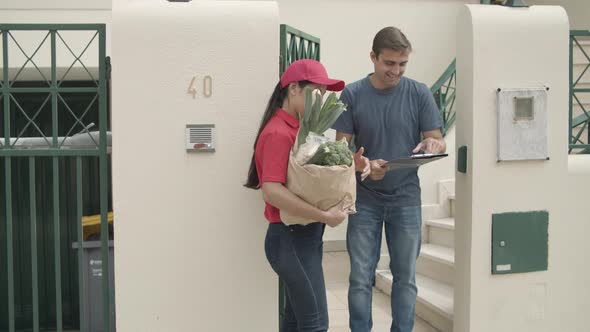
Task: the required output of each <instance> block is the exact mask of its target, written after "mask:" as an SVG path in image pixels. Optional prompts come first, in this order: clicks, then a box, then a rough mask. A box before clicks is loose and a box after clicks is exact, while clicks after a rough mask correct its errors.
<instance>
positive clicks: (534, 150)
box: [497, 87, 549, 161]
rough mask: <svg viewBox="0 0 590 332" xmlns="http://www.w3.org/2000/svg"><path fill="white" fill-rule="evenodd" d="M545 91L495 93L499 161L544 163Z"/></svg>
mask: <svg viewBox="0 0 590 332" xmlns="http://www.w3.org/2000/svg"><path fill="white" fill-rule="evenodd" d="M547 91H548V88H546V87H540V88H523V89H505V88H500V89H498V95H497V108H498V161H504V160H546V159H548V158H549V154H548V151H547V137H548V133H547Z"/></svg>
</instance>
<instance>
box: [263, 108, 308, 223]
mask: <svg viewBox="0 0 590 332" xmlns="http://www.w3.org/2000/svg"><path fill="white" fill-rule="evenodd" d="M298 130H299V120H298V119H296V118H295V117H293V116H292V115H290V114H289V113H287V112H285V111H284V110H283V109H281V108H279V109H278V110H277V112H276V113H275V115H274V116H273V117H272V118H271V119H270V121H268V123H267V124H266V127H264V129H263V130H262V133H260V137H259V138H258V143H257V144H256V153H255V155H256V156H255V160H256V171H257V172H258V179H259V180H260V187H261V188H262V186H263V184H264V183H266V182H279V183H282V184H285V183H286V182H287V166H288V165H289V155H290V153H291V148H292V147H293V144H295V137H296V136H297V131H298ZM265 204H266V206H265V208H264V217H266V219H267V220H268V221H270V222H271V223H277V222H281V215H280V213H279V209H277V208H276V207H274V206H272V205H270V204H268V203H266V202H265Z"/></svg>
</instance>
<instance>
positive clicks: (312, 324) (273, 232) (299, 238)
mask: <svg viewBox="0 0 590 332" xmlns="http://www.w3.org/2000/svg"><path fill="white" fill-rule="evenodd" d="M324 227H325V225H324V224H321V223H312V224H309V225H307V226H301V225H292V226H287V225H285V224H283V223H271V224H269V226H268V231H267V232H266V240H265V243H264V250H265V252H266V258H267V259H268V262H269V263H270V266H271V267H272V269H273V270H274V271H275V272H276V273H277V274H278V275H279V277H280V278H281V279H282V280H283V283H284V285H285V288H286V302H287V303H286V307H285V317H284V321H283V322H282V326H283V331H284V332H325V331H327V330H328V305H327V302H326V285H325V283H324V271H323V269H322V246H323V244H322V236H323V234H324Z"/></svg>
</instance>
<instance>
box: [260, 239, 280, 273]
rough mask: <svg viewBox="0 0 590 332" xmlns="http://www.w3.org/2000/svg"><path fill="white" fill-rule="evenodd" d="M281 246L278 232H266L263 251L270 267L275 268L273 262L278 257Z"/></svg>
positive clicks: (274, 262) (275, 261)
mask: <svg viewBox="0 0 590 332" xmlns="http://www.w3.org/2000/svg"><path fill="white" fill-rule="evenodd" d="M280 247H281V237H280V235H278V234H267V235H266V239H265V241H264V252H265V254H266V259H267V260H268V262H269V263H270V266H272V268H273V269H274V268H275V264H276V263H277V260H278V258H279V250H280Z"/></svg>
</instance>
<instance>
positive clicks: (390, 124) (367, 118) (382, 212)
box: [333, 27, 446, 332]
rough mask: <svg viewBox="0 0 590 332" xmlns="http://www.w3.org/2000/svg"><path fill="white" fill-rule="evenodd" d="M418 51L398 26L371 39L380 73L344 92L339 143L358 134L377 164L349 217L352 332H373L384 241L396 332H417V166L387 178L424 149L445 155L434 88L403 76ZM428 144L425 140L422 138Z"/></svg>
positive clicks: (336, 126) (419, 218)
mask: <svg viewBox="0 0 590 332" xmlns="http://www.w3.org/2000/svg"><path fill="white" fill-rule="evenodd" d="M411 51H412V46H411V44H410V42H409V41H408V39H407V38H406V36H405V35H404V34H403V33H402V32H401V31H400V30H399V29H397V28H394V27H387V28H384V29H382V30H381V31H379V32H378V33H377V35H376V36H375V38H374V40H373V49H372V51H371V60H372V61H373V64H374V73H372V74H371V75H369V76H367V77H365V78H362V79H360V80H359V81H356V82H354V83H352V84H349V85H347V86H346V88H345V89H344V91H343V92H342V94H341V96H340V98H341V99H342V101H343V102H344V103H345V104H346V105H348V106H347V111H346V112H344V113H343V114H342V115H341V116H340V118H339V119H338V121H336V123H335V124H334V126H333V128H334V129H336V139H337V140H340V139H341V138H342V137H346V138H347V139H348V141H349V142H350V140H351V138H352V136H354V143H355V145H356V146H358V147H359V148H360V147H363V148H364V149H365V156H366V157H368V158H369V159H370V160H371V175H370V176H369V178H368V179H367V180H365V181H363V182H361V181H360V179H359V181H357V203H356V208H357V214H354V215H351V216H349V221H348V229H347V234H346V240H347V249H348V253H349V255H350V266H351V272H350V279H349V280H350V285H349V290H348V307H349V312H350V329H351V331H352V332H369V331H371V328H372V325H373V322H372V318H371V302H372V285H373V281H374V276H375V269H376V267H377V262H378V260H379V256H380V250H381V235H382V230H383V226H385V236H386V240H387V247H388V250H389V256H390V265H389V267H390V269H391V273H392V274H393V285H392V297H391V310H392V318H393V321H392V324H391V331H392V332H411V331H412V328H413V326H414V307H415V304H416V294H417V288H416V278H415V275H416V259H417V258H418V255H419V252H420V242H421V225H422V208H421V200H420V181H419V179H418V170H417V168H413V169H403V170H392V171H389V172H387V170H386V168H385V167H384V163H385V162H386V161H388V160H393V159H397V158H400V157H408V156H410V155H411V154H413V153H418V152H420V151H422V152H424V153H444V152H445V150H446V145H445V142H444V140H443V138H442V134H441V130H440V128H441V127H442V119H441V117H440V114H439V112H438V108H437V106H436V103H435V101H434V98H433V96H432V94H431V93H430V89H428V87H427V86H426V85H424V84H423V83H419V82H417V81H414V80H412V79H410V78H406V77H404V76H403V74H404V71H405V69H406V65H407V63H408V58H409V56H410V53H411ZM421 134H422V135H423V136H424V140H422V141H420V135H421Z"/></svg>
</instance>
